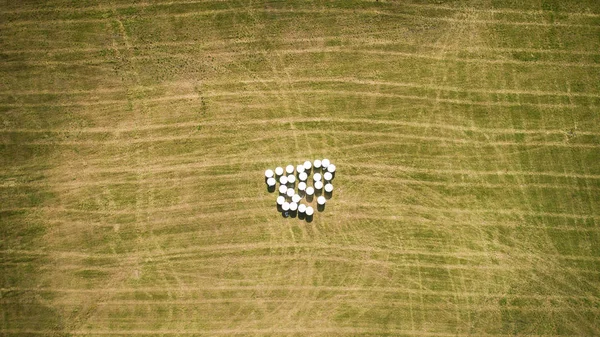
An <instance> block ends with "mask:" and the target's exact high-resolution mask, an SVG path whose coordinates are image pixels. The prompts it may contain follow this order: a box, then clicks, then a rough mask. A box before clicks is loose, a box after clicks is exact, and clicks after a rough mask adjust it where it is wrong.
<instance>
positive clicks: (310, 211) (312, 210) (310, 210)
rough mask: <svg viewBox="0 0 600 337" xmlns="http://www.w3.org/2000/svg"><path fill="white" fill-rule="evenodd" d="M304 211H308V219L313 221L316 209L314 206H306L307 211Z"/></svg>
mask: <svg viewBox="0 0 600 337" xmlns="http://www.w3.org/2000/svg"><path fill="white" fill-rule="evenodd" d="M304 213H306V221H308V222H312V220H313V214H314V213H315V210H314V209H313V208H312V207H310V206H308V207H306V211H305V212H304Z"/></svg>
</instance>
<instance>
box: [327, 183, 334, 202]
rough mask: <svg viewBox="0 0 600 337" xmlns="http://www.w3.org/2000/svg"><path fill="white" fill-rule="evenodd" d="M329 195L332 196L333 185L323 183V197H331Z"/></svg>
mask: <svg viewBox="0 0 600 337" xmlns="http://www.w3.org/2000/svg"><path fill="white" fill-rule="evenodd" d="M331 196H333V185H331V184H327V185H325V197H326V198H327V199H331Z"/></svg>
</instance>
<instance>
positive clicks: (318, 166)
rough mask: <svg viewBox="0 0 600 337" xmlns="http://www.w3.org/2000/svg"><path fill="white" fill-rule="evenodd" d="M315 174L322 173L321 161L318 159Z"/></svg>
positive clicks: (314, 166) (314, 164)
mask: <svg viewBox="0 0 600 337" xmlns="http://www.w3.org/2000/svg"><path fill="white" fill-rule="evenodd" d="M313 168H314V170H313V172H315V173H318V172H320V171H321V161H320V160H319V159H316V160H315V161H314V163H313Z"/></svg>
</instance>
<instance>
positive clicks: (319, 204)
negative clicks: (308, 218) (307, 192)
mask: <svg viewBox="0 0 600 337" xmlns="http://www.w3.org/2000/svg"><path fill="white" fill-rule="evenodd" d="M326 202H327V200H326V199H325V197H324V196H320V197H318V198H317V210H318V211H319V212H323V211H324V210H325V203H326Z"/></svg>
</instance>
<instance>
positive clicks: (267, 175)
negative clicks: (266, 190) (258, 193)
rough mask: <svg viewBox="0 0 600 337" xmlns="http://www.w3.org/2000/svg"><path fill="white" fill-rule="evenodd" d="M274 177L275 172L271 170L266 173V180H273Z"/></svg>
mask: <svg viewBox="0 0 600 337" xmlns="http://www.w3.org/2000/svg"><path fill="white" fill-rule="evenodd" d="M273 175H274V173H273V170H271V169H269V170H266V171H265V178H266V179H269V178H273Z"/></svg>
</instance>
